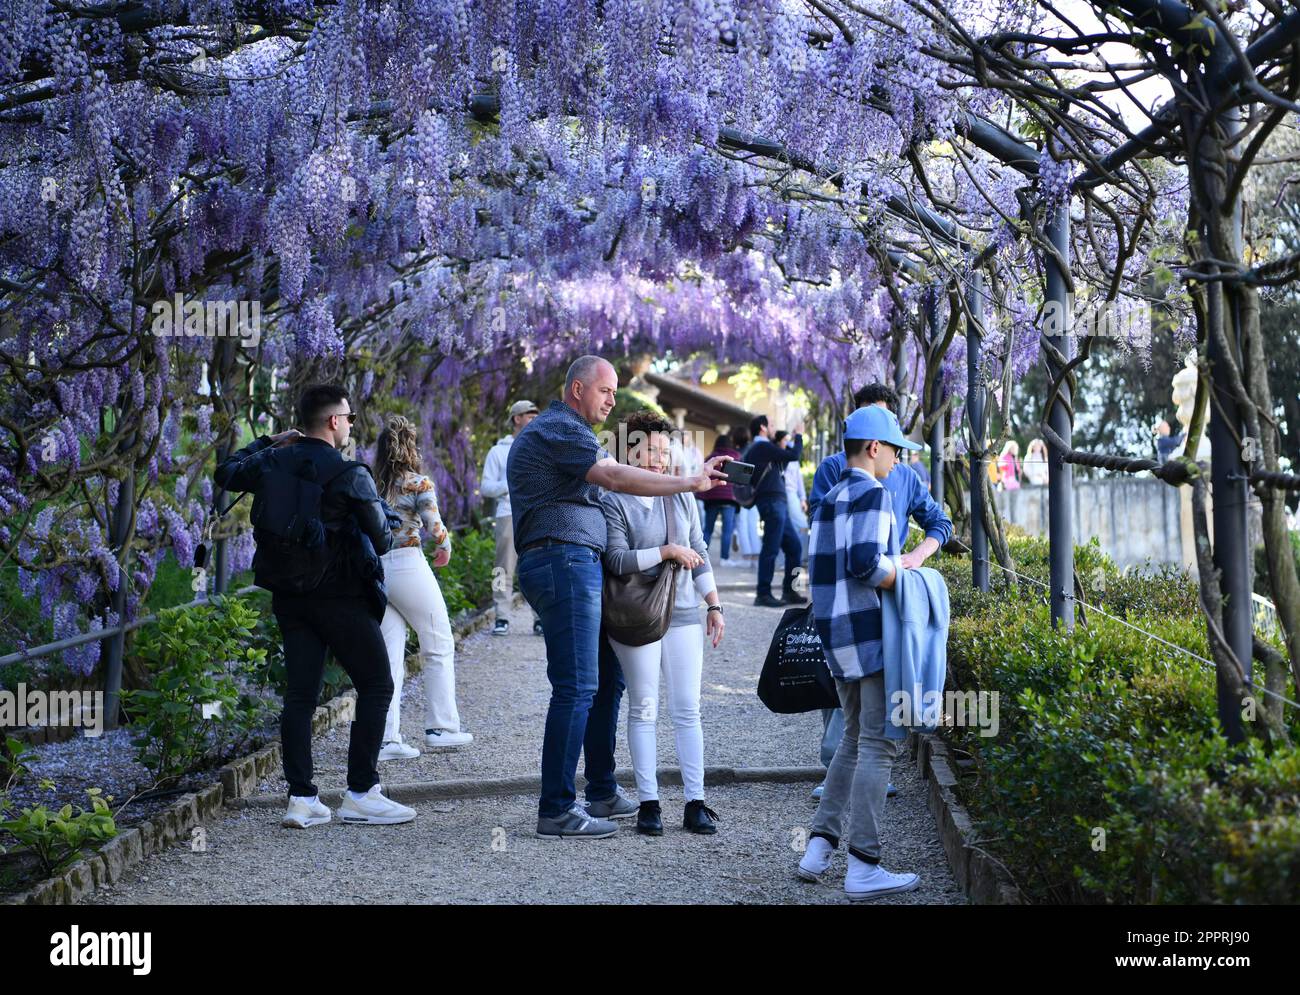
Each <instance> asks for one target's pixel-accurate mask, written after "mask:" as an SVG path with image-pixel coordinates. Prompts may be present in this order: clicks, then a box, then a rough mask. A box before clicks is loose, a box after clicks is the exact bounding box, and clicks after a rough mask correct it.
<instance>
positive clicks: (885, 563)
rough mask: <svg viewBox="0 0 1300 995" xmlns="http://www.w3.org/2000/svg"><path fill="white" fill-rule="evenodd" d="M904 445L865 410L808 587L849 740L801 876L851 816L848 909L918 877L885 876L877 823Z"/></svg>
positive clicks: (826, 505)
mask: <svg viewBox="0 0 1300 995" xmlns="http://www.w3.org/2000/svg"><path fill="white" fill-rule="evenodd" d="M919 448H920V447H919V446H917V445H916V444H915V443H913V442H909V441H908V440H907V439H906V438H904V437H903V432H902V429H901V428H899V425H898V419H897V418H896V417H894V414H893V412H891V411H888V410H886V409H885V408H882V407H879V406H876V405H869V406H867V407H865V408H858V410H856V411H854V412H853V413H852V414H851V415H849V417H848V419H847V420H846V421H845V423H844V454H845V459H846V466H845V474H844V477H843V478H842V479H841V480H840V482H839V483H838V484H836V485H835V486H834V487H833V488H831V490H830V491H828V492H827V494H826V497H825V498H824V499H823V500H822V502H821V503H820V504H819V505H818V507H817V514H816V516H815V518H814V520H813V525H812V537H811V541H810V543H809V559H808V580H809V588H810V590H811V593H812V605H813V617H814V618H815V619H816V620H817V633H818V635H819V636H821V641H822V648H823V649H824V650H825V652H826V662H827V664H828V665H829V666H830V669H831V673H832V674H833V675H834V677H835V689H836V690H837V691H838V692H839V696H840V705H841V707H842V709H843V711H844V738H843V739H842V740H841V741H840V745H839V748H838V749H836V751H835V759H833V760H832V761H831V765H830V769H829V770H828V771H827V772H826V788H825V791H824V792H823V793H822V798H821V803H820V804H819V805H818V806H817V814H816V815H815V816H814V817H813V826H812V831H811V833H810V834H809V839H808V848H807V850H806V851H805V853H804V856H803V859H802V860H801V861H800V862H799V871H798V873H799V875H800V877H803V878H805V879H807V880H810V881H817V880H820V879H821V878H822V877H823V876H824V875H825V874H826V871H827V869H828V868H829V867H830V863H831V854H832V853H833V852H834V851H835V849H836V848H837V847H838V846H839V842H840V838H841V835H842V833H841V830H842V824H843V821H844V813H845V810H846V809H847V810H849V812H850V813H851V814H850V820H849V834H848V841H849V867H848V873H847V874H846V875H845V878H844V891H845V892H846V894H847V895H848V897H849V899H850V901H865V900H867V899H871V898H877V897H879V896H881V895H892V894H895V893H897V892H902V891H912V890H914V889H915V888H916V887H917V885H918V884H919V883H920V880H919V878H918V877H917V876H916V875H915V874H893V873H891V872H889V871H887V870H885V869H884V868H883V867H881V866H880V820H881V817H882V816H883V815H884V811H885V792H886V790H887V789H888V785H889V772H890V769H891V768H892V766H893V762H894V755H895V752H896V750H897V743H896V741H895V740H893V739H889V738H887V737H886V736H885V715H886V708H885V675H884V660H883V659H882V656H881V649H882V643H881V627H882V613H881V604H880V601H881V597H882V595H881V593H880V592H881V591H882V590H888V589H890V588H892V587H893V586H894V581H895V579H896V577H897V573H898V571H899V570H901V569H903V567H902V564H901V562H900V556H899V548H900V540H899V536H898V529H897V525H896V523H895V519H894V511H893V507H892V505H891V501H890V494H889V491H888V490H887V489H886V488H885V486H884V485H883V484H882V483H881V481H882V480H884V479H885V478H886V477H888V476H889V472H890V471H891V470H893V469H894V466H895V464H896V463H897V462H898V456H899V453H900V452H901V451H902V450H903V449H919Z"/></svg>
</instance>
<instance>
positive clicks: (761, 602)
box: [754, 591, 785, 608]
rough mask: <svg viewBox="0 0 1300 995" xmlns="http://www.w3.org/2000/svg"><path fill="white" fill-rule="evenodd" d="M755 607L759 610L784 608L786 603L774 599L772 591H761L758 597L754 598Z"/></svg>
mask: <svg viewBox="0 0 1300 995" xmlns="http://www.w3.org/2000/svg"><path fill="white" fill-rule="evenodd" d="M754 604H755V606H757V607H759V608H784V607H785V602H784V601H778V600H777V599H776V598H774V597H772V592H771V591H759V592H758V596H757V597H755V598H754Z"/></svg>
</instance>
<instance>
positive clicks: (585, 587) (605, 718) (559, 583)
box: [519, 545, 623, 818]
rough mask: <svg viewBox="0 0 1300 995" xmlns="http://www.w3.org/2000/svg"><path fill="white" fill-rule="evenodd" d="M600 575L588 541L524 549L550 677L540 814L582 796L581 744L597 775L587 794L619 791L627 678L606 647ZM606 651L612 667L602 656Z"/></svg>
mask: <svg viewBox="0 0 1300 995" xmlns="http://www.w3.org/2000/svg"><path fill="white" fill-rule="evenodd" d="M602 578H603V572H602V570H601V565H600V557H599V556H598V555H597V554H596V552H595V551H594V550H591V549H588V548H587V547H585V546H576V545H562V546H541V547H538V548H536V549H529V550H526V551H524V552H523V553H522V554H520V556H519V589H520V590H521V591H522V592H523V595H524V597H525V598H526V599H527V601H528V604H529V605H530V606H531V607H532V609H533V611H534V612H536V613H537V616H538V618H540V619H541V621H542V632H543V634H544V636H545V639H546V676H547V678H548V679H549V680H550V682H551V703H550V707H549V708H548V709H547V711H546V731H545V733H544V735H543V738H542V797H541V800H540V801H539V803H538V806H537V812H538V815H539V816H541V817H543V818H554V817H556V816H560V815H563V814H564V813H565V812H567V811H568V810H569V808H570V807H571V806H572V805H573V803H574V801H576V800H577V793H576V791H575V788H574V780H575V777H576V774H577V769H578V754H579V753H580V752H581V751H582V750H583V749H584V747H585V748H586V750H587V776H588V779H589V781H591V782H592V783H589V784H588V786H587V797H588V798H608V797H609V796H610V795H612V794H614V790H613V781H614V778H613V772H614V728H615V726H616V725H617V723H618V702H619V697H620V696H621V694H622V689H623V688H622V683H623V682H622V679H621V677H622V672H621V671H620V670H619V669H618V661H617V659H616V658H615V657H614V654H613V652H612V650H609V649H606V651H605V652H604V653H602V650H601V642H602V639H601V633H600V589H601V580H602ZM606 654H607V655H608V660H612V661H613V665H612V667H611V666H610V665H609V663H608V662H607V661H605V660H603V658H604V657H605V656H606ZM602 662H604V663H605V665H604V666H602ZM602 677H603V679H602ZM598 692H600V693H598Z"/></svg>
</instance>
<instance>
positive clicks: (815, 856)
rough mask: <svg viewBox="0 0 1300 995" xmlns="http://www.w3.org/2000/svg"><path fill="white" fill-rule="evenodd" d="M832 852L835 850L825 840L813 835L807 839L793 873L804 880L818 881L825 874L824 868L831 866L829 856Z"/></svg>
mask: <svg viewBox="0 0 1300 995" xmlns="http://www.w3.org/2000/svg"><path fill="white" fill-rule="evenodd" d="M834 854H835V851H834V850H832V849H831V845H830V844H829V843H828V842H826V840H824V839H823V838H822V837H820V836H813V837H811V838H810V839H809V840H808V846H807V848H806V849H805V850H804V852H803V859H802V860H800V861H799V867H798V869H797V870H796V871H795V873H796V874H798V875H799V876H800V877H801V878H803V879H804V880H805V881H820V880H821V879H822V878H823V877H824V876H825V874H826V869H827V868H828V867H830V866H831V857H832V856H833V855H834Z"/></svg>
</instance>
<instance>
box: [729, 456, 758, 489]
mask: <svg viewBox="0 0 1300 995" xmlns="http://www.w3.org/2000/svg"><path fill="white" fill-rule="evenodd" d="M722 472H723V473H725V474H726V475H727V483H729V484H747V483H749V482H750V481H751V480H753V479H754V464H753V463H742V462H741V461H740V460H736V459H733V460H727V462H725V463H723V464H722Z"/></svg>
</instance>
